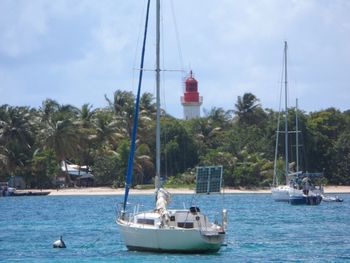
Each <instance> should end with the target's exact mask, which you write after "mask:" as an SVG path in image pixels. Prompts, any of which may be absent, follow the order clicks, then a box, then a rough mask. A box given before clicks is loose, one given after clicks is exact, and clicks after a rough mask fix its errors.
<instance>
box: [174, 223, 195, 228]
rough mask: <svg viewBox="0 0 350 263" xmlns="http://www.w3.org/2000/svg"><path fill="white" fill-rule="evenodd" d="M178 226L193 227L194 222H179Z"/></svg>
mask: <svg viewBox="0 0 350 263" xmlns="http://www.w3.org/2000/svg"><path fill="white" fill-rule="evenodd" d="M177 226H178V227H181V228H193V222H179V223H177Z"/></svg>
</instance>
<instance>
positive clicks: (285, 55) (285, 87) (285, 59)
mask: <svg viewBox="0 0 350 263" xmlns="http://www.w3.org/2000/svg"><path fill="white" fill-rule="evenodd" d="M284 92H285V111H286V112H285V123H284V124H285V125H284V141H285V156H286V183H288V173H289V172H288V171H289V167H288V166H289V165H288V75H287V41H284Z"/></svg>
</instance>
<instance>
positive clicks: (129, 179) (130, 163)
mask: <svg viewBox="0 0 350 263" xmlns="http://www.w3.org/2000/svg"><path fill="white" fill-rule="evenodd" d="M150 2H151V1H150V0H148V2H147V12H146V21H145V31H144V36H143V44H142V53H141V62H140V68H143V63H144V58H145V49H146V39H147V27H148V15H149V6H150ZM142 75H143V71H142V70H141V71H140V74H139V84H138V89H137V96H136V102H135V113H134V126H133V129H132V135H131V143H130V153H129V159H128V169H127V174H126V180H125V195H124V203H123V213H125V209H126V204H127V201H128V195H129V188H130V186H131V182H132V172H133V164H134V154H135V144H136V132H137V126H138V115H139V103H140V93H141V84H142Z"/></svg>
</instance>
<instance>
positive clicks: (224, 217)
mask: <svg viewBox="0 0 350 263" xmlns="http://www.w3.org/2000/svg"><path fill="white" fill-rule="evenodd" d="M227 223H228V216H227V210H226V209H223V210H222V227H223V229H224V230H225V231H226V230H227Z"/></svg>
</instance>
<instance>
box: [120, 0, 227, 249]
mask: <svg viewBox="0 0 350 263" xmlns="http://www.w3.org/2000/svg"><path fill="white" fill-rule="evenodd" d="M149 5H150V1H148V4H147V15H146V23H145V34H144V44H143V54H142V58H141V67H140V68H141V71H140V78H139V89H138V96H137V101H136V107H135V119H134V128H133V134H132V141H131V146H130V155H129V163H128V175H127V179H126V187H125V197H124V203H123V208H122V209H121V211H120V213H119V215H118V218H117V220H116V223H117V224H118V227H119V231H120V234H121V237H122V239H123V241H124V243H125V245H126V247H127V248H128V249H129V250H137V251H154V252H181V253H206V252H216V251H218V250H219V249H220V247H221V246H222V244H223V242H224V239H225V230H226V222H227V214H226V210H223V222H222V225H219V224H218V223H212V222H210V221H209V219H208V217H207V216H206V215H205V214H203V213H202V212H201V211H200V209H199V208H198V207H191V208H190V209H168V207H167V206H168V203H169V202H170V194H169V192H168V191H166V190H165V189H164V188H162V187H161V183H160V181H161V180H160V96H159V93H160V91H159V90H160V89H159V86H160V74H159V73H160V68H159V54H160V52H159V50H160V36H159V35H160V25H159V21H160V0H157V1H156V9H157V11H156V16H157V20H156V36H157V40H156V85H157V87H156V93H157V94H156V104H157V118H156V119H157V125H156V176H155V190H156V205H155V208H154V209H153V210H150V211H142V212H140V211H139V206H136V208H135V209H134V211H133V212H132V213H127V211H126V206H127V197H128V193H129V187H130V185H131V176H130V175H131V174H132V164H133V152H134V145H135V139H136V128H137V115H138V99H139V94H140V84H141V80H142V68H143V57H144V48H145V43H146V41H145V40H146V35H147V23H148V22H147V21H148V13H149ZM220 186H221V185H220Z"/></svg>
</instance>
